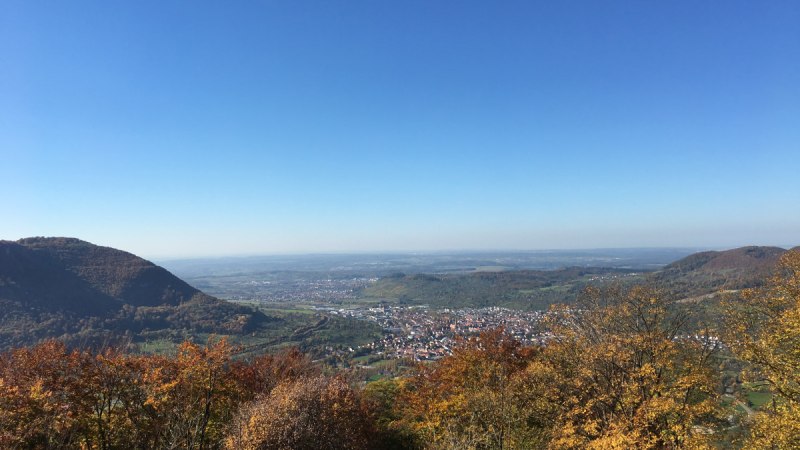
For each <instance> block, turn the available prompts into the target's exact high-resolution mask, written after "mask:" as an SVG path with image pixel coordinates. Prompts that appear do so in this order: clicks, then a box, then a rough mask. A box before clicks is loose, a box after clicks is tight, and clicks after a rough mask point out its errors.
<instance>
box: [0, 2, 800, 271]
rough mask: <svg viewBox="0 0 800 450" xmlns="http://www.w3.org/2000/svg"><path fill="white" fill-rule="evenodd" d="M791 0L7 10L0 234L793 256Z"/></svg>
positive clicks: (799, 195) (797, 32) (168, 252)
mask: <svg viewBox="0 0 800 450" xmlns="http://www.w3.org/2000/svg"><path fill="white" fill-rule="evenodd" d="M798 23H800V3H798V2H796V1H786V2H783V1H769V2H753V1H741V2H740V1H724V2H723V1H713V2H697V1H685V2H680V1H674V2H672V1H671V2H646V1H623V2H596V1H592V2H579V1H565V2H562V1H552V2H532V1H522V2H462V1H459V2H454V1H453V2H448V1H403V2H384V1H363V2H360V1H347V2H304V1H284V2H274V1H270V2H267V1H264V2H201V1H192V2H182V1H168V2H165V1H135V2H123V1H98V2H83V1H70V2H45V1H30V0H22V1H16V0H9V1H4V2H2V3H0V68H2V70H0V192H2V193H3V209H2V211H3V214H2V218H0V238H3V239H18V238H21V237H25V236H32V235H45V236H54V235H55V236H76V237H80V238H82V239H86V240H89V241H92V242H95V243H99V244H103V245H110V246H115V247H119V248H123V249H126V250H129V251H132V252H134V253H137V254H141V255H144V256H149V257H179V256H180V257H182V256H209V255H228V254H258V253H276V252H277V253H286V252H317V251H320V252H329V251H379V250H415V251H419V250H447V249H543V248H547V249H552V248H597V247H641V246H647V247H658V246H691V247H733V246H739V245H745V244H777V245H797V244H800V208H798V206H800V175H799V174H800V27H798V26H797V24H798Z"/></svg>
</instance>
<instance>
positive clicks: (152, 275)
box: [0, 238, 267, 347]
mask: <svg viewBox="0 0 800 450" xmlns="http://www.w3.org/2000/svg"><path fill="white" fill-rule="evenodd" d="M266 320H267V317H266V316H264V315H263V314H262V313H260V312H256V311H254V310H251V309H249V308H245V307H242V306H238V305H233V304H231V303H228V302H224V301H222V300H219V299H217V298H214V297H211V296H208V295H206V294H204V293H202V292H200V291H199V290H197V289H195V288H193V287H191V286H190V285H188V284H187V283H186V282H184V281H183V280H181V279H179V278H178V277H176V276H174V275H172V274H171V273H170V272H168V271H167V270H166V269H164V268H162V267H159V266H157V265H155V264H153V263H151V262H149V261H146V260H144V259H142V258H139V257H137V256H135V255H132V254H130V253H127V252H124V251H121V250H116V249H113V248H108V247H100V246H97V245H93V244H90V243H88V242H85V241H81V240H79V239H74V238H26V239H21V240H19V241H16V242H10V241H0V347H8V346H10V345H25V344H31V343H34V342H36V341H38V340H40V339H43V338H49V337H59V338H62V339H65V340H67V341H68V342H69V341H75V340H77V341H80V342H82V343H88V344H91V343H92V342H95V341H98V340H107V339H109V338H110V337H113V336H119V335H121V334H129V335H132V336H134V337H137V336H139V337H140V336H143V335H150V336H151V337H152V336H158V335H159V334H162V335H168V334H174V333H175V332H180V331H187V332H188V331H192V332H218V333H245V332H248V331H250V330H251V329H253V328H254V327H256V326H257V325H258V324H259V323H262V322H264V321H266Z"/></svg>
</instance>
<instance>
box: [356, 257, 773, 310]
mask: <svg viewBox="0 0 800 450" xmlns="http://www.w3.org/2000/svg"><path fill="white" fill-rule="evenodd" d="M786 251H787V250H784V249H782V248H778V247H742V248H737V249H733V250H726V251H707V252H700V253H695V254H692V255H689V256H687V257H685V258H682V259H680V260H678V261H675V262H673V263H671V264H668V265H666V266H664V267H663V268H661V269H660V270H657V271H641V270H639V271H635V270H630V269H612V268H599V267H567V268H562V269H557V270H520V271H503V272H497V273H470V274H443V275H403V274H398V275H397V276H394V277H384V278H381V279H380V280H379V281H378V282H377V283H376V284H375V285H373V286H370V287H368V288H367V289H365V290H364V291H363V292H362V293H361V295H362V297H363V298H366V299H372V300H384V301H387V302H398V303H407V304H427V305H430V306H432V307H456V308H457V307H484V306H504V307H510V308H519V309H547V308H548V307H549V306H550V305H552V304H554V303H570V302H572V301H574V300H575V299H576V298H577V296H578V295H579V294H580V293H581V292H582V291H583V290H584V289H585V288H586V287H587V286H590V285H598V284H605V283H623V284H636V283H647V284H651V285H654V286H656V287H658V288H659V289H661V290H662V291H664V292H665V293H666V294H667V295H668V296H670V297H672V298H674V299H677V300H682V299H687V298H692V297H698V296H709V295H710V294H716V293H718V292H720V291H735V290H740V289H744V288H750V287H757V286H760V285H762V284H763V283H764V282H765V281H766V279H767V278H768V277H769V275H770V274H771V273H772V270H773V268H774V267H775V265H776V263H777V262H778V259H779V258H780V257H781V255H783V254H784V253H785V252H786Z"/></svg>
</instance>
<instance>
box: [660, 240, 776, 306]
mask: <svg viewBox="0 0 800 450" xmlns="http://www.w3.org/2000/svg"><path fill="white" fill-rule="evenodd" d="M784 253H786V250H784V249H782V248H779V247H757V246H750V247H741V248H735V249H731V250H725V251H708V252H701V253H695V254H693V255H689V256H687V257H686V258H683V259H680V260H678V261H675V262H674V263H672V264H669V265H667V266H665V267H664V268H663V269H662V270H660V271H658V272H656V273H654V274H652V275H651V279H652V281H653V282H655V284H657V285H658V286H659V287H661V288H663V289H665V290H666V291H668V292H669V293H670V294H672V295H674V296H676V297H692V296H697V295H705V294H710V293H714V292H718V291H721V290H738V289H744V288H750V287H757V286H760V285H762V284H763V283H764V282H765V281H766V279H767V278H768V277H769V275H770V274H771V273H772V270H773V269H774V267H775V265H776V264H777V262H778V259H780V257H781V255H783V254H784Z"/></svg>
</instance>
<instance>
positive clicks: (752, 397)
mask: <svg viewBox="0 0 800 450" xmlns="http://www.w3.org/2000/svg"><path fill="white" fill-rule="evenodd" d="M770 401H772V394H771V393H769V392H755V391H750V392H748V393H747V402H748V403H750V405H752V407H753V408H756V409H757V408H760V407H762V406H764V405H765V404H767V403H769V402H770Z"/></svg>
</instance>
